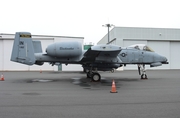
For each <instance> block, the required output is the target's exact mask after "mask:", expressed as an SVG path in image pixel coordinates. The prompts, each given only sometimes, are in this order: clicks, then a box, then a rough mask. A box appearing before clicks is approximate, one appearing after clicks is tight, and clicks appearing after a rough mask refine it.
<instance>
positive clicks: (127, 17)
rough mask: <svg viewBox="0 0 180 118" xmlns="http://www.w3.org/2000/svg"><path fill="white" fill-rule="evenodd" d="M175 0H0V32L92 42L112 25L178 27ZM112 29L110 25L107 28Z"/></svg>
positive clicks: (179, 17) (177, 8)
mask: <svg viewBox="0 0 180 118" xmlns="http://www.w3.org/2000/svg"><path fill="white" fill-rule="evenodd" d="M179 4H180V1H178V0H0V33H15V32H19V31H26V32H31V33H32V34H34V35H58V36H75V37H84V43H89V42H92V43H94V44H96V43H97V42H98V41H99V40H101V39H102V38H103V36H105V35H106V34H107V28H106V27H103V26H102V25H105V24H108V23H109V24H113V25H114V26H115V27H154V28H180V7H179ZM111 29H112V28H111Z"/></svg>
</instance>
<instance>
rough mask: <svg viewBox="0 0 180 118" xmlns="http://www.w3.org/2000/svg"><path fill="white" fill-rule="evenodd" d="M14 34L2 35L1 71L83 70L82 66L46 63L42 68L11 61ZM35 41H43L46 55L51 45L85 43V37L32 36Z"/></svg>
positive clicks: (0, 47)
mask: <svg viewBox="0 0 180 118" xmlns="http://www.w3.org/2000/svg"><path fill="white" fill-rule="evenodd" d="M14 36H15V35H14V34H4V33H0V71H40V70H42V71H58V70H63V71H71V70H83V68H82V67H81V65H68V66H66V65H64V64H62V65H58V66H56V65H55V66H51V65H50V64H49V63H44V65H42V66H38V65H33V66H28V65H24V64H20V63H15V62H12V61H10V58H11V51H12V47H13V42H14ZM32 39H33V40H39V41H41V45H42V50H43V52H44V53H45V49H46V47H47V46H48V45H49V44H52V43H54V42H60V41H74V40H77V41H79V42H81V43H82V46H83V43H84V37H70V36H47V35H32Z"/></svg>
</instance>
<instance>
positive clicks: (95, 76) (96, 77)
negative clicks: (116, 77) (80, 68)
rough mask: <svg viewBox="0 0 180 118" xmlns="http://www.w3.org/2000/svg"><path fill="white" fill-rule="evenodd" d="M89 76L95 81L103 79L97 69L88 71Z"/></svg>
mask: <svg viewBox="0 0 180 118" xmlns="http://www.w3.org/2000/svg"><path fill="white" fill-rule="evenodd" d="M87 78H91V79H92V81H94V82H99V81H101V75H100V74H99V73H98V72H96V71H95V72H92V70H90V71H89V72H87Z"/></svg>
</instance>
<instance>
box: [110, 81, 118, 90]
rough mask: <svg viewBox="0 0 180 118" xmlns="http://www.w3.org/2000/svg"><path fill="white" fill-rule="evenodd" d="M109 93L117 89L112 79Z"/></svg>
mask: <svg viewBox="0 0 180 118" xmlns="http://www.w3.org/2000/svg"><path fill="white" fill-rule="evenodd" d="M110 92H111V93H117V91H116V85H115V82H114V80H113V81H112V88H111V91H110Z"/></svg>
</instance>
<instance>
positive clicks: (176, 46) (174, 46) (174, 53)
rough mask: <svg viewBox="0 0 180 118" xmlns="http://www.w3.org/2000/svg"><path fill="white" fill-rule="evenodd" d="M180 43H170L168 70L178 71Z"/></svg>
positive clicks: (179, 67) (179, 66)
mask: <svg viewBox="0 0 180 118" xmlns="http://www.w3.org/2000/svg"><path fill="white" fill-rule="evenodd" d="M179 51H180V42H170V68H171V69H180V64H179V60H180V59H179V58H180V53H179Z"/></svg>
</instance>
